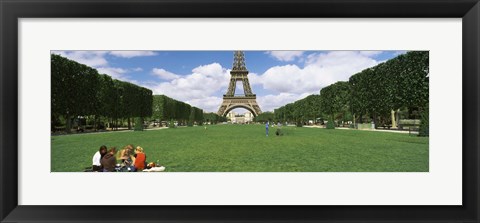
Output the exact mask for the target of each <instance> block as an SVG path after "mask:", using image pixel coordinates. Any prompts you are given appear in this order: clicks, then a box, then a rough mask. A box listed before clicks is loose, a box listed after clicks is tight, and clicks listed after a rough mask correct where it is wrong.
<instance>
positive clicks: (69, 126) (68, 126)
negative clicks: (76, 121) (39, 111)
mask: <svg viewBox="0 0 480 223" xmlns="http://www.w3.org/2000/svg"><path fill="white" fill-rule="evenodd" d="M65 122H66V123H65V132H67V133H71V132H72V131H71V129H72V123H71V121H70V115H65Z"/></svg>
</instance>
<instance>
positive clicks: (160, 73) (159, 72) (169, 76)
mask: <svg viewBox="0 0 480 223" xmlns="http://www.w3.org/2000/svg"><path fill="white" fill-rule="evenodd" d="M152 73H153V74H154V75H155V76H157V77H159V78H160V79H163V80H173V79H177V78H178V77H179V75H176V74H174V73H172V72H168V71H166V70H164V69H161V68H153V70H152Z"/></svg>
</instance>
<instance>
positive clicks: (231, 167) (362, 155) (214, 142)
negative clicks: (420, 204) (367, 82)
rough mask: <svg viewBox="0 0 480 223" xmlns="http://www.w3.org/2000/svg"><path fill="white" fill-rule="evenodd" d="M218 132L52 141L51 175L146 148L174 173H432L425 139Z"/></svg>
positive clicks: (224, 128) (308, 131)
mask: <svg viewBox="0 0 480 223" xmlns="http://www.w3.org/2000/svg"><path fill="white" fill-rule="evenodd" d="M275 129H276V128H271V129H270V136H269V137H266V136H265V127H264V125H215V126H208V129H207V130H205V129H204V128H203V127H202V126H199V127H183V128H176V129H162V130H152V131H142V132H109V133H98V134H74V135H63V136H52V137H51V140H52V141H51V143H52V144H51V145H52V149H51V155H52V163H51V170H52V171H53V172H78V171H83V169H85V167H88V166H91V160H92V156H93V154H94V153H95V152H96V151H97V150H98V148H99V147H100V146H101V145H106V146H107V147H111V146H116V147H117V149H121V147H123V146H124V145H126V144H133V145H135V146H137V145H140V146H142V147H143V148H144V149H145V151H146V154H147V161H148V162H150V161H156V160H157V159H158V160H160V163H162V164H163V165H164V166H165V167H166V171H171V172H232V171H233V172H294V171H300V172H428V170H429V169H428V137H416V136H409V135H408V134H399V133H388V132H378V131H377V132H372V131H360V130H342V129H335V130H328V129H319V128H296V127H283V129H282V130H283V131H284V133H285V134H284V135H283V136H275V135H274V134H273V133H274V132H275Z"/></svg>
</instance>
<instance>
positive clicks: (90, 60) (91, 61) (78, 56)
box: [51, 50, 154, 84]
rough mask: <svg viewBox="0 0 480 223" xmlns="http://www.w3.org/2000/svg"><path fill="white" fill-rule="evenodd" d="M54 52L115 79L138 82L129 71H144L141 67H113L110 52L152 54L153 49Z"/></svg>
mask: <svg viewBox="0 0 480 223" xmlns="http://www.w3.org/2000/svg"><path fill="white" fill-rule="evenodd" d="M51 53H52V54H58V55H60V56H63V57H66V58H68V59H70V60H73V61H76V62H78V63H81V64H85V65H87V66H89V67H92V68H95V69H96V70H97V71H98V73H100V74H107V75H109V76H111V77H112V78H114V79H118V80H122V81H127V82H130V83H134V84H138V83H139V82H138V81H136V80H133V79H131V77H129V76H128V73H131V72H139V71H143V69H142V68H141V67H136V68H132V69H126V68H119V67H111V66H109V63H108V61H107V59H106V56H107V55H108V54H111V55H114V56H118V57H128V58H130V57H134V56H142V55H143V56H150V55H151V54H152V53H154V52H151V51H80V50H79V51H52V52H51Z"/></svg>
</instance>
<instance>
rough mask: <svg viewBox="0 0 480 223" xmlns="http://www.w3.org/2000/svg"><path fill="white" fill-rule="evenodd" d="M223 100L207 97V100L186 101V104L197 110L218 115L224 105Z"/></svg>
mask: <svg viewBox="0 0 480 223" xmlns="http://www.w3.org/2000/svg"><path fill="white" fill-rule="evenodd" d="M222 101H223V98H221V97H215V96H210V97H205V98H196V99H191V100H188V101H186V103H188V104H190V105H192V106H195V107H197V108H201V109H203V111H204V112H214V113H217V111H218V108H219V107H220V105H221V104H222Z"/></svg>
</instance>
